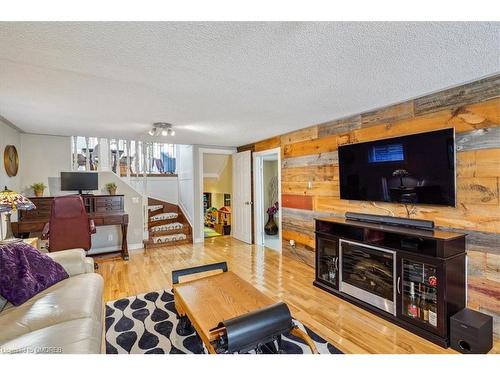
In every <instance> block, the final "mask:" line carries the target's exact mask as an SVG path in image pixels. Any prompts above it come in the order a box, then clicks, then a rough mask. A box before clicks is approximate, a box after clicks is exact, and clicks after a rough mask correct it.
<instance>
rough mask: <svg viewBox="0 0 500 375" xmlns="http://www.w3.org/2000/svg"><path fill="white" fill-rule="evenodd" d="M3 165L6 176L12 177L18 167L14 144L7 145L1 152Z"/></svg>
mask: <svg viewBox="0 0 500 375" xmlns="http://www.w3.org/2000/svg"><path fill="white" fill-rule="evenodd" d="M3 165H4V167H5V172H7V176H9V177H14V176H15V175H17V170H18V169H19V156H18V155H17V150H16V146H14V145H7V146H5V150H4V152H3Z"/></svg>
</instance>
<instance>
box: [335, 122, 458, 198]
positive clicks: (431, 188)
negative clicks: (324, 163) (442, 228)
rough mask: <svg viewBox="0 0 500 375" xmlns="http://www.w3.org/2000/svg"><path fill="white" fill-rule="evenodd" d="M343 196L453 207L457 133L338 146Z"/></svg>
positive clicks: (451, 131)
mask: <svg viewBox="0 0 500 375" xmlns="http://www.w3.org/2000/svg"><path fill="white" fill-rule="evenodd" d="M338 152H339V175H340V198H341V199H350V200H360V201H377V202H399V203H408V204H432V205H444V206H455V132H454V129H444V130H437V131H432V132H427V133H420V134H414V135H408V136H404V137H397V138H389V139H381V140H377V141H373V142H363V143H356V144H351V145H345V146H340V147H339V149H338Z"/></svg>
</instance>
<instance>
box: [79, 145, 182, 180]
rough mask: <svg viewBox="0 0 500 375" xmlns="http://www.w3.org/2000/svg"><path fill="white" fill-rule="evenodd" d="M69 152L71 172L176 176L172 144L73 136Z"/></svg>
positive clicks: (174, 149) (173, 146)
mask: <svg viewBox="0 0 500 375" xmlns="http://www.w3.org/2000/svg"><path fill="white" fill-rule="evenodd" d="M71 151H72V160H73V163H72V166H73V170H80V171H86V170H91V171H95V170H112V171H113V172H115V173H117V174H118V173H119V174H120V176H127V172H129V173H130V175H141V174H143V173H146V174H153V175H172V174H175V173H176V158H175V156H176V147H175V145H173V144H168V143H157V142H143V141H128V140H123V139H116V138H111V139H106V138H96V137H82V136H74V137H71Z"/></svg>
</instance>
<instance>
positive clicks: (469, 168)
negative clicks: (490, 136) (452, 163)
mask: <svg viewBox="0 0 500 375" xmlns="http://www.w3.org/2000/svg"><path fill="white" fill-rule="evenodd" d="M462 177H500V148H496V149H481V150H477V151H466V152H458V153H457V179H458V180H460V179H461V178H462Z"/></svg>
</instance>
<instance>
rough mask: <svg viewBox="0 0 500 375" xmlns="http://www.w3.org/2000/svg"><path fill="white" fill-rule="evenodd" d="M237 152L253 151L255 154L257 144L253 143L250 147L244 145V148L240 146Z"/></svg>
mask: <svg viewBox="0 0 500 375" xmlns="http://www.w3.org/2000/svg"><path fill="white" fill-rule="evenodd" d="M236 150H237V151H238V152H244V151H251V152H254V151H255V143H251V144H248V145H243V146H238V147H237V148H236Z"/></svg>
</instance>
